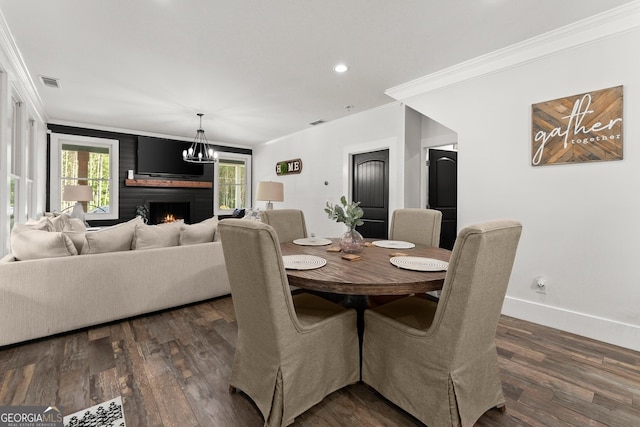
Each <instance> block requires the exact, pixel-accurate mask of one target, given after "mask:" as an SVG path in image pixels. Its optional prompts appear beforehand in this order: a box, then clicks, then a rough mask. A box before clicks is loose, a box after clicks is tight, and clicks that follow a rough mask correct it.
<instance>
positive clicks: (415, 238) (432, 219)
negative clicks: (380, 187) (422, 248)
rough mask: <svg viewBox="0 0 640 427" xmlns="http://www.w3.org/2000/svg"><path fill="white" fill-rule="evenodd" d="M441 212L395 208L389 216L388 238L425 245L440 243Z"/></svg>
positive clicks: (436, 245)
mask: <svg viewBox="0 0 640 427" xmlns="http://www.w3.org/2000/svg"><path fill="white" fill-rule="evenodd" d="M441 227H442V212H440V211H437V210H435V209H417V208H405V209H396V210H394V211H393V215H392V216H391V229H390V231H389V239H390V240H404V241H407V242H412V243H417V244H421V245H427V246H435V247H438V246H439V245H440V228H441Z"/></svg>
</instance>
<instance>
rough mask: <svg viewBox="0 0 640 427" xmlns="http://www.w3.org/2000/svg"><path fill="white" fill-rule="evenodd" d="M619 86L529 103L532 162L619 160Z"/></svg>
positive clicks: (620, 120)
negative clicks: (530, 104)
mask: <svg viewBox="0 0 640 427" xmlns="http://www.w3.org/2000/svg"><path fill="white" fill-rule="evenodd" d="M622 136H623V134H622V86H616V87H612V88H608V89H602V90H597V91H594V92H587V93H583V94H580V95H574V96H569V97H566V98H560V99H554V100H552V101H546V102H540V103H538V104H533V105H532V106H531V164H532V165H533V166H543V165H555V164H562V163H581V162H598V161H608V160H622Z"/></svg>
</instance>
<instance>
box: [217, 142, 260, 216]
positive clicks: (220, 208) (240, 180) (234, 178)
mask: <svg viewBox="0 0 640 427" xmlns="http://www.w3.org/2000/svg"><path fill="white" fill-rule="evenodd" d="M215 170H216V176H215V178H214V188H215V194H214V203H215V213H216V214H218V215H228V214H231V213H233V210H234V209H243V208H246V207H249V206H250V205H251V185H250V182H251V172H250V171H251V157H250V156H247V155H242V154H231V153H220V155H219V157H218V163H216V168H215Z"/></svg>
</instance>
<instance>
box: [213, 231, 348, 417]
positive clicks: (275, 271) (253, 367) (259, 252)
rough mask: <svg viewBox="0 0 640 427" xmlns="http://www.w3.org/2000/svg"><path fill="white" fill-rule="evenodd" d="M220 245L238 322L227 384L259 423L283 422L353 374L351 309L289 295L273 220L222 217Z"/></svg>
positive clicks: (344, 384) (316, 298) (343, 382)
mask: <svg viewBox="0 0 640 427" xmlns="http://www.w3.org/2000/svg"><path fill="white" fill-rule="evenodd" d="M219 230H220V234H221V241H222V249H223V252H224V258H225V263H226V265H227V272H228V275H229V282H230V284H231V297H232V300H233V307H234V309H235V314H236V320H237V323H238V339H237V343H236V352H235V356H234V359H233V366H232V371H231V380H230V391H231V392H233V391H235V390H236V389H239V390H241V391H243V392H244V393H245V394H247V395H248V396H249V397H250V398H251V399H252V400H253V401H254V402H255V404H256V406H257V407H258V409H259V410H260V412H261V413H262V416H263V417H264V420H265V423H264V425H265V426H269V427H271V426H286V425H289V424H291V423H292V422H293V421H294V418H295V417H296V416H298V415H300V414H302V413H303V412H304V411H306V410H307V409H309V408H310V407H312V406H313V405H315V404H317V403H318V402H320V401H321V400H322V399H323V398H324V397H325V396H327V395H328V394H329V393H332V392H333V391H335V390H338V389H340V388H342V387H344V386H346V385H348V384H353V383H355V382H357V381H358V379H359V369H360V366H359V355H358V351H359V349H358V333H357V329H356V312H355V310H353V309H345V308H343V307H341V306H339V305H337V304H334V303H332V302H330V301H327V300H325V299H323V298H320V297H317V296H315V295H311V294H298V295H295V296H292V295H291V293H290V292H289V286H288V281H287V273H286V271H285V269H284V266H283V263H282V255H281V252H280V245H279V244H278V239H277V236H276V234H275V232H274V230H273V228H272V227H271V226H269V225H266V224H263V223H260V222H258V221H243V220H238V219H225V220H222V221H221V222H220V224H219Z"/></svg>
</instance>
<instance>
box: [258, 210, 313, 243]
mask: <svg viewBox="0 0 640 427" xmlns="http://www.w3.org/2000/svg"><path fill="white" fill-rule="evenodd" d="M260 219H261V220H262V222H264V223H265V224H269V225H270V226H272V227H273V228H274V230H275V231H276V234H277V236H278V241H280V242H281V243H282V242H292V241H294V240H295V239H302V238H305V237H307V224H306V223H305V221H304V213H303V212H302V211H301V210H298V209H273V210H268V211H263V212H261V213H260Z"/></svg>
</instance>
